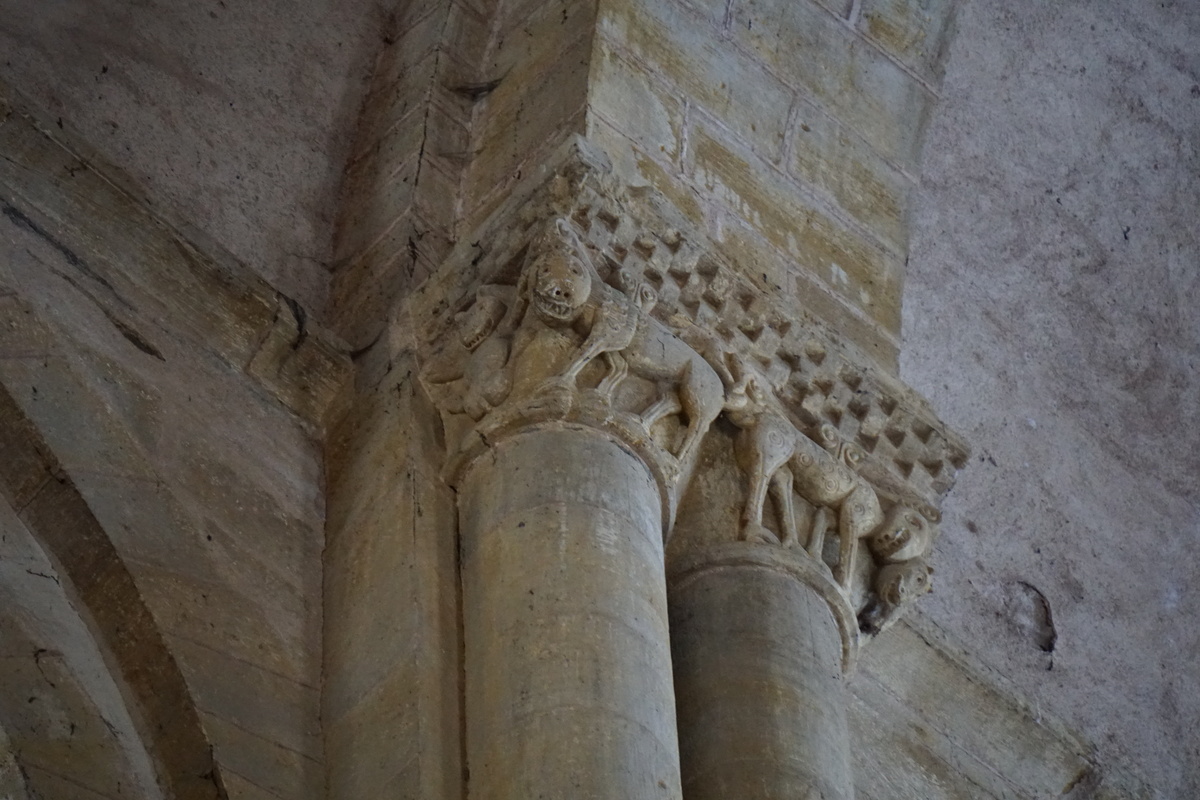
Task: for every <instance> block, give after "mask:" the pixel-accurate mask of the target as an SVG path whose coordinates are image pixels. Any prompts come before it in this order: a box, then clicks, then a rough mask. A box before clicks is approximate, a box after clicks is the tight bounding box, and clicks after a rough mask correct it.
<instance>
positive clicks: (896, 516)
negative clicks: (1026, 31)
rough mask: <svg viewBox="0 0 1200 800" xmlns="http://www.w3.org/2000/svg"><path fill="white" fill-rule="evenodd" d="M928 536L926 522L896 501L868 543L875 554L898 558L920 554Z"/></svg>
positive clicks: (884, 558) (888, 558)
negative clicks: (896, 503)
mask: <svg viewBox="0 0 1200 800" xmlns="http://www.w3.org/2000/svg"><path fill="white" fill-rule="evenodd" d="M930 540H931V530H930V525H929V522H928V521H927V520H926V519H925V518H924V517H923V516H921V515H920V514H918V513H917V512H916V511H913V510H912V509H911V508H909V507H907V506H904V505H897V506H895V507H893V508H892V510H891V511H890V512H889V513H888V515H887V517H886V518H885V519H884V521H883V523H882V524H881V525H880V526H879V527H878V528H876V529H875V532H874V533H872V534H871V539H870V541H869V542H868V544H869V545H870V547H871V551H872V552H873V553H875V555H876V556H878V557H879V558H881V559H883V560H885V561H902V560H906V559H910V558H915V557H916V556H919V555H923V554H924V553H925V552H926V551H927V550H928V548H929V544H930Z"/></svg>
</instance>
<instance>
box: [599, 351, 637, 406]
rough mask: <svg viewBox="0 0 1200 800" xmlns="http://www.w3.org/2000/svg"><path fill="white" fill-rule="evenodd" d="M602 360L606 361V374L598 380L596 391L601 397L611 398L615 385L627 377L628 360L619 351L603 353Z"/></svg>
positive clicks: (618, 384) (615, 389)
mask: <svg viewBox="0 0 1200 800" xmlns="http://www.w3.org/2000/svg"><path fill="white" fill-rule="evenodd" d="M604 360H605V361H606V362H607V363H608V374H607V375H605V376H604V379H603V380H602V381H600V385H598V386H597V387H596V391H597V392H598V393H599V394H600V395H602V396H603V397H606V398H608V399H609V400H612V396H613V393H614V392H616V391H617V387H619V386H620V385H621V383H622V382H623V381H624V380H625V378H627V377H629V362H628V361H626V360H625V359H624V358H623V357H622V356H621V354H620V353H605V354H604Z"/></svg>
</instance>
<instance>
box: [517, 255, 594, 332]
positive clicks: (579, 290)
mask: <svg viewBox="0 0 1200 800" xmlns="http://www.w3.org/2000/svg"><path fill="white" fill-rule="evenodd" d="M531 268H532V269H533V270H534V272H533V280H532V286H531V290H532V295H533V296H532V302H533V307H534V310H535V311H537V313H538V315H539V316H541V317H542V318H543V319H546V320H547V321H555V322H570V321H571V320H573V319H575V317H577V316H578V315H579V311H580V309H582V308H583V306H584V304H585V303H587V301H588V298H589V297H590V296H591V293H592V278H591V275H590V274H589V273H588V270H587V268H586V267H585V266H584V265H583V264H582V263H580V261H579V259H578V258H576V257H575V256H574V255H572V254H571V253H569V252H564V251H562V250H559V249H555V250H551V251H550V252H548V253H545V254H544V255H542V256H540V257H538V259H537V260H536V261H535V262H534V263H533V264H532V265H531Z"/></svg>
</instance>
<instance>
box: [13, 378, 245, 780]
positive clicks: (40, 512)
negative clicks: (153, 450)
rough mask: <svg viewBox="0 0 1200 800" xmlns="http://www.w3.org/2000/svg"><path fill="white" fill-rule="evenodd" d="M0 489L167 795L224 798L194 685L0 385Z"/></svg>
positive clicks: (74, 492) (102, 534)
mask: <svg viewBox="0 0 1200 800" xmlns="http://www.w3.org/2000/svg"><path fill="white" fill-rule="evenodd" d="M0 453H3V454H4V457H3V458H0V495H3V496H4V498H5V499H6V500H7V501H8V503H10V504H11V506H12V508H13V510H14V511H15V512H16V515H17V518H18V519H19V520H20V521H21V523H22V524H23V525H24V526H25V527H26V528H27V529H28V531H29V532H30V533H31V534H32V536H33V537H34V538H35V539H36V541H37V543H38V544H39V545H40V546H41V549H42V550H43V551H44V552H45V554H46V556H47V557H48V559H49V561H50V563H51V564H52V565H53V566H54V569H55V572H56V573H57V579H58V580H59V581H61V583H62V585H63V587H64V589H66V591H67V593H68V596H69V597H71V599H72V601H73V605H74V606H75V608H76V609H77V610H78V612H79V613H80V616H81V617H82V618H83V620H84V621H85V622H86V623H87V625H88V628H89V629H90V632H91V634H92V636H93V638H94V639H95V641H96V643H97V644H98V645H99V647H100V650H101V653H102V654H103V657H104V660H105V661H106V664H107V667H108V670H109V672H110V673H111V674H112V675H113V676H114V677H115V678H116V681H117V684H118V687H119V688H120V690H121V692H122V694H123V696H124V700H125V705H126V707H127V709H128V710H129V714H130V717H131V718H132V720H133V724H134V726H135V728H136V729H137V732H138V734H139V735H140V737H141V740H142V743H143V744H144V746H145V748H146V750H147V752H148V753H149V754H150V757H151V759H152V761H153V766H154V771H155V772H156V775H157V780H158V782H159V785H160V788H161V791H162V793H163V795H164V796H166V797H171V798H179V800H184V799H185V798H186V799H187V800H193V799H194V800H212V799H213V798H225V797H226V793H225V791H224V789H223V787H222V783H221V778H220V773H219V771H218V769H217V765H216V762H215V761H214V759H213V753H212V748H211V746H210V745H209V742H208V740H207V738H206V737H205V734H204V731H203V729H202V728H201V724H200V718H199V715H198V714H197V711H196V708H195V705H194V703H193V700H192V697H191V693H190V692H189V690H188V687H187V684H186V683H185V681H184V677H183V674H182V673H181V671H180V669H179V666H178V664H177V663H176V661H175V658H174V656H173V655H172V654H171V652H170V650H169V649H168V647H167V644H166V642H165V640H164V638H163V635H162V633H161V631H160V630H159V628H158V626H157V624H156V622H155V620H154V617H153V616H152V614H151V613H150V611H149V609H148V608H147V607H146V605H145V603H144V602H143V600H142V597H141V594H140V592H139V591H138V587H137V585H136V583H135V582H134V579H133V576H132V575H131V574H130V572H129V570H128V569H127V567H126V566H125V564H124V562H123V560H122V558H121V556H120V555H119V554H118V552H117V550H116V548H115V547H114V546H113V544H112V542H111V541H110V539H109V537H108V534H107V533H106V531H105V530H104V528H103V527H102V526H101V525H100V523H99V522H98V521H97V520H96V518H95V516H94V515H93V514H92V512H91V509H90V508H89V507H88V505H87V502H86V501H85V500H84V499H83V497H82V496H81V495H80V493H79V491H78V489H77V488H76V487H75V484H74V482H73V481H72V480H71V478H70V476H69V475H67V473H66V472H65V470H64V469H63V467H62V465H61V464H60V462H59V461H58V459H57V458H56V457H55V455H54V453H53V452H52V451H51V450H50V448H49V446H48V445H47V444H46V441H45V439H44V438H43V437H42V436H41V434H40V432H39V431H38V429H37V427H36V426H35V425H34V424H33V422H32V421H31V420H30V419H29V418H28V417H27V416H26V415H25V413H24V412H23V411H22V409H21V407H20V406H19V405H18V404H17V402H16V401H15V400H14V398H13V397H12V395H11V394H10V393H9V391H8V389H7V388H6V387H4V386H2V385H0Z"/></svg>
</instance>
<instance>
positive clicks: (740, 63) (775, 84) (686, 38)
mask: <svg viewBox="0 0 1200 800" xmlns="http://www.w3.org/2000/svg"><path fill="white" fill-rule="evenodd" d="M597 33H598V35H599V36H600V38H601V41H603V42H605V43H606V46H608V47H610V48H612V49H614V50H617V51H618V52H625V53H628V54H629V55H630V57H631V58H633V59H636V61H637V63H639V64H641V65H644V66H643V70H644V71H645V72H646V73H649V74H650V75H652V76H654V77H653V78H651V79H652V80H664V81H666V82H667V83H668V85H670V86H672V87H675V91H676V92H677V93H678V94H679V95H680V96H686V97H687V98H689V101H690V102H691V103H692V104H693V105H694V106H695V107H696V109H697V111H699V112H701V113H707V115H708V117H709V118H710V119H716V120H718V121H720V122H721V123H723V124H725V125H727V126H729V127H730V128H731V129H732V130H733V131H734V132H735V133H736V134H737V135H738V136H739V137H740V138H741V139H743V140H744V141H746V142H749V143H750V145H751V146H752V147H753V148H754V149H755V150H756V151H757V152H759V153H761V154H762V155H763V156H764V157H766V158H768V159H772V160H775V161H777V160H778V159H779V158H780V156H781V155H782V152H783V141H784V132H785V130H786V126H787V120H788V113H789V110H790V108H791V104H792V91H791V90H790V89H788V88H787V87H786V86H785V85H784V84H783V83H782V82H780V81H779V80H778V79H777V78H776V77H775V76H774V75H773V74H772V73H771V72H769V71H768V70H767V69H766V67H765V65H764V64H762V63H760V62H758V61H756V60H754V59H753V58H750V57H747V55H746V54H745V53H744V52H743V51H740V50H738V49H736V48H735V47H733V46H732V44H731V43H730V42H727V41H723V40H722V37H720V35H719V33H720V29H719V27H717V26H714V25H713V24H712V23H711V22H707V21H705V20H703V19H701V18H699V17H697V16H696V15H695V13H694V12H693V11H691V9H689V8H686V7H684V6H682V5H680V4H678V3H676V2H642V0H621V1H620V2H601V3H600V10H599V19H598V21H597ZM614 111H615V109H614ZM601 113H602V114H603V113H604V112H603V109H601ZM618 124H624V121H623V120H622V121H620V122H619V123H618Z"/></svg>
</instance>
